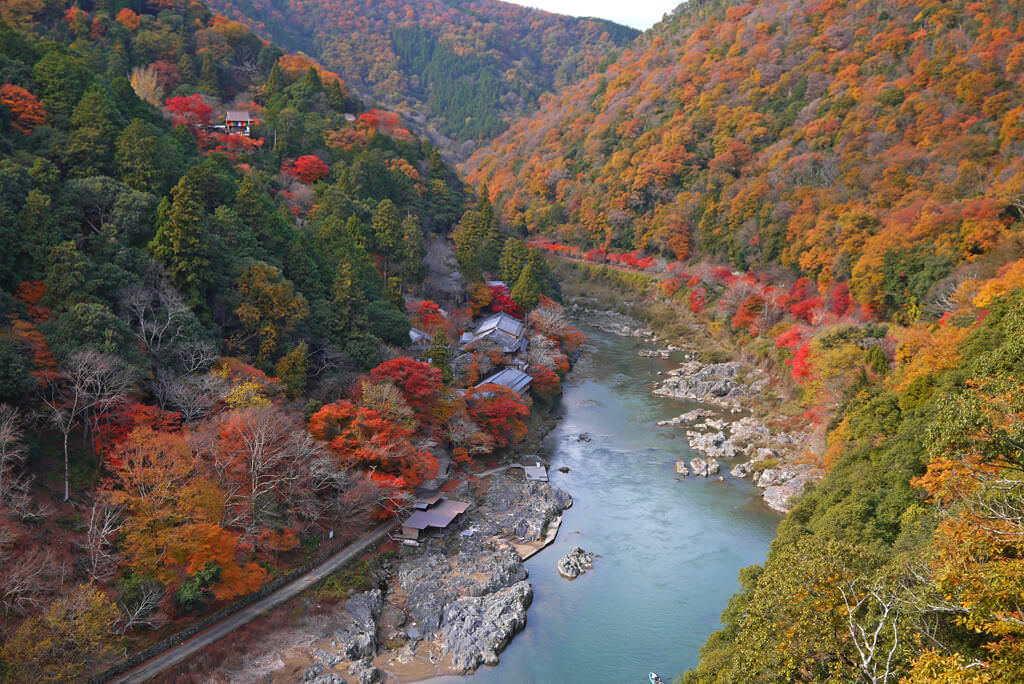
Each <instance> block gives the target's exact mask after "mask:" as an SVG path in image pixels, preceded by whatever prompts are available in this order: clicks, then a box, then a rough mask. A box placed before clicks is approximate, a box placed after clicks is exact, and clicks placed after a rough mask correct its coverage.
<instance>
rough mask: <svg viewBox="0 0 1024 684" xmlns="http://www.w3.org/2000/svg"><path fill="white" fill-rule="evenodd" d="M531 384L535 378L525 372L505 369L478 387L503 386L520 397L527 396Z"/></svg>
mask: <svg viewBox="0 0 1024 684" xmlns="http://www.w3.org/2000/svg"><path fill="white" fill-rule="evenodd" d="M531 382H533V378H531V377H530V376H529V375H527V374H526V373H524V372H523V371H521V370H519V369H517V368H504V369H502V370H500V371H498V372H497V373H495V374H494V375H492V376H491V377H489V378H487V379H486V380H484V381H483V382H481V383H480V384H479V385H477V387H478V388H479V387H482V386H483V385H491V384H493V385H501V386H502V387H508V388H509V389H510V390H512V391H513V392H515V393H516V394H518V395H519V396H526V393H527V392H529V391H530V383H531Z"/></svg>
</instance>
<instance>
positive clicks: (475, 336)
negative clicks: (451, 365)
mask: <svg viewBox="0 0 1024 684" xmlns="http://www.w3.org/2000/svg"><path fill="white" fill-rule="evenodd" d="M480 340H489V341H491V342H494V343H495V344H497V345H498V346H499V347H501V349H502V351H504V352H505V353H506V354H515V353H517V352H520V351H523V350H524V349H525V348H526V325H525V324H524V323H523V322H522V321H521V320H519V319H518V318H516V317H515V316H510V315H509V314H507V313H505V312H504V311H502V312H501V313H496V314H494V315H493V316H488V317H487V318H485V319H484V320H482V321H480V324H479V325H477V326H476V329H475V330H474V331H473V332H471V333H465V334H464V335H463V336H462V339H461V340H460V342H461V343H462V348H463V349H466V348H467V347H469V346H471V345H472V344H473V343H475V342H479V341H480Z"/></svg>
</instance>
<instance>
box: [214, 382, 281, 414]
mask: <svg viewBox="0 0 1024 684" xmlns="http://www.w3.org/2000/svg"><path fill="white" fill-rule="evenodd" d="M224 401H225V402H226V403H227V405H228V406H230V407H231V408H233V409H242V408H250V407H258V406H268V405H269V404H270V399H268V398H267V395H266V394H264V393H263V387H262V386H260V385H259V384H257V383H255V382H253V381H252V380H246V381H245V382H243V383H240V384H238V385H235V386H234V387H232V388H231V391H230V392H228V395H227V396H226V397H224Z"/></svg>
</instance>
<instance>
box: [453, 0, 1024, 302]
mask: <svg viewBox="0 0 1024 684" xmlns="http://www.w3.org/2000/svg"><path fill="white" fill-rule="evenodd" d="M1021 19H1022V7H1021V5H1020V3H1013V2H1005V1H1001V2H993V3H967V2H952V3H938V2H932V1H931V0H912V1H908V2H900V3H897V4H887V5H886V6H885V9H884V11H881V12H879V11H878V6H876V5H873V4H870V3H863V2H839V1H835V0H828V1H826V2H818V1H816V0H801V1H798V2H791V3H785V4H782V3H776V2H761V3H742V4H740V3H722V2H707V3H691V4H689V5H685V6H682V7H680V9H678V10H677V11H676V13H675V15H674V16H673V17H671V18H670V19H668V20H667V21H665V22H663V23H662V24H660V25H658V26H657V27H655V28H654V29H653V30H652V31H650V32H648V33H647V34H645V35H644V36H643V37H642V38H641V39H640V40H638V42H637V43H635V44H634V45H633V46H632V47H631V48H629V49H628V50H626V51H625V53H624V54H623V56H622V58H621V59H620V60H618V61H617V62H615V63H614V64H612V65H611V66H609V68H608V69H607V71H606V72H604V73H601V74H594V75H592V76H590V77H589V79H588V80H587V81H586V82H584V83H581V84H578V85H576V86H573V87H570V88H567V89H566V90H565V91H563V92H561V93H559V94H558V95H557V96H554V97H551V98H548V99H546V100H545V101H544V104H543V106H542V108H541V110H540V111H539V112H538V113H537V114H536V115H535V116H533V117H530V118H529V119H525V120H523V121H520V122H518V123H516V124H515V125H514V126H513V127H512V128H510V130H509V131H507V132H506V133H505V134H504V135H502V136H501V137H500V138H498V139H497V140H496V141H495V142H494V143H493V145H492V146H491V147H490V148H487V149H482V150H480V151H478V152H477V153H476V154H474V156H473V157H472V158H471V159H470V160H469V161H468V162H467V163H466V164H465V167H464V170H465V172H466V175H467V179H468V180H469V181H470V182H471V183H475V184H477V185H478V186H480V185H483V184H489V187H490V191H491V193H492V195H493V197H494V198H495V200H496V202H497V203H499V204H501V205H502V210H503V214H504V217H505V219H506V220H507V221H508V223H509V224H511V225H513V226H515V227H517V228H519V229H521V230H524V231H529V232H534V233H543V234H546V235H549V236H553V237H556V238H560V239H563V240H566V241H568V242H572V243H574V244H582V245H591V246H601V247H617V248H620V249H621V248H626V249H631V248H643V249H646V250H649V251H651V252H655V253H661V254H663V255H666V256H676V257H679V258H682V259H686V258H687V257H688V256H689V255H691V254H696V255H700V256H706V257H716V258H720V259H723V260H727V261H729V262H730V263H731V264H733V265H734V266H736V267H739V268H745V267H749V266H760V267H764V266H768V265H772V264H779V263H781V264H783V265H785V266H787V267H790V268H792V269H795V270H799V271H801V272H803V273H804V274H807V275H809V276H811V277H812V278H816V279H817V280H818V282H819V285H822V286H824V285H827V284H829V283H834V282H839V281H848V283H849V286H850V288H851V290H852V291H853V293H854V296H855V297H856V298H857V299H858V300H859V301H860V302H861V303H862V304H863V305H865V306H868V307H871V308H873V309H874V310H876V311H880V310H883V309H885V308H887V307H888V308H889V309H893V307H899V306H910V303H909V302H908V301H907V300H906V299H905V298H904V299H903V300H902V301H900V302H893V301H891V298H890V297H889V296H888V294H889V293H888V289H889V288H888V287H887V285H886V284H885V283H884V282H883V281H884V280H885V273H884V271H885V268H886V267H887V264H888V265H889V266H888V267H890V268H891V267H892V264H895V263H899V262H906V261H909V262H912V267H911V269H909V270H913V271H918V270H930V271H931V272H932V275H930V276H929V278H930V281H929V282H926V283H923V284H922V285H921V286H920V287H918V288H917V290H920V291H921V292H920V293H924V292H927V290H928V289H929V288H928V286H929V285H930V284H931V283H933V282H935V280H936V279H938V278H941V277H942V276H943V275H945V274H946V273H948V272H949V270H950V269H951V268H952V267H953V266H954V265H956V264H959V263H964V262H970V261H973V260H975V259H977V258H978V257H979V256H980V255H982V254H984V253H986V252H989V251H990V250H992V249H993V248H995V247H996V246H997V245H999V244H1001V243H1002V241H1004V239H1005V238H1006V236H1007V234H1008V232H1010V231H1011V224H1012V223H1013V222H1014V221H1015V220H1017V219H1018V218H1019V217H1020V216H1021V201H1020V200H1021V197H1022V192H1024V164H1022V158H1021V152H1022V151H1024V125H1022V122H1021V115H1022V113H1024V89H1022V84H1024V44H1022V40H1021V39H1022V38H1024V30H1022V29H1021V23H1020V22H1021ZM922 250H923V251H922ZM925 252H927V254H925ZM932 261H935V262H941V263H936V264H932V263H931V262H932ZM924 262H928V263H924ZM822 290H823V291H824V287H822Z"/></svg>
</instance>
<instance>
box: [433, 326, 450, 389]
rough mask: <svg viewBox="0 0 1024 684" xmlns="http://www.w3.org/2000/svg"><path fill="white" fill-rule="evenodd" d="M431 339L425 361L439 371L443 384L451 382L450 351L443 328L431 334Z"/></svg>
mask: <svg viewBox="0 0 1024 684" xmlns="http://www.w3.org/2000/svg"><path fill="white" fill-rule="evenodd" d="M431 334H432V335H433V339H432V340H431V342H430V348H429V349H427V361H429V362H430V365H431V366H433V367H434V368H436V369H438V370H439V371H441V379H442V380H444V382H445V383H449V382H451V381H452V378H453V377H454V376H453V374H452V351H451V348H450V347H449V346H448V338H447V337H446V336H445V333H444V328H440V327H439V328H437V329H436V330H434V331H433V332H432V333H431Z"/></svg>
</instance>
